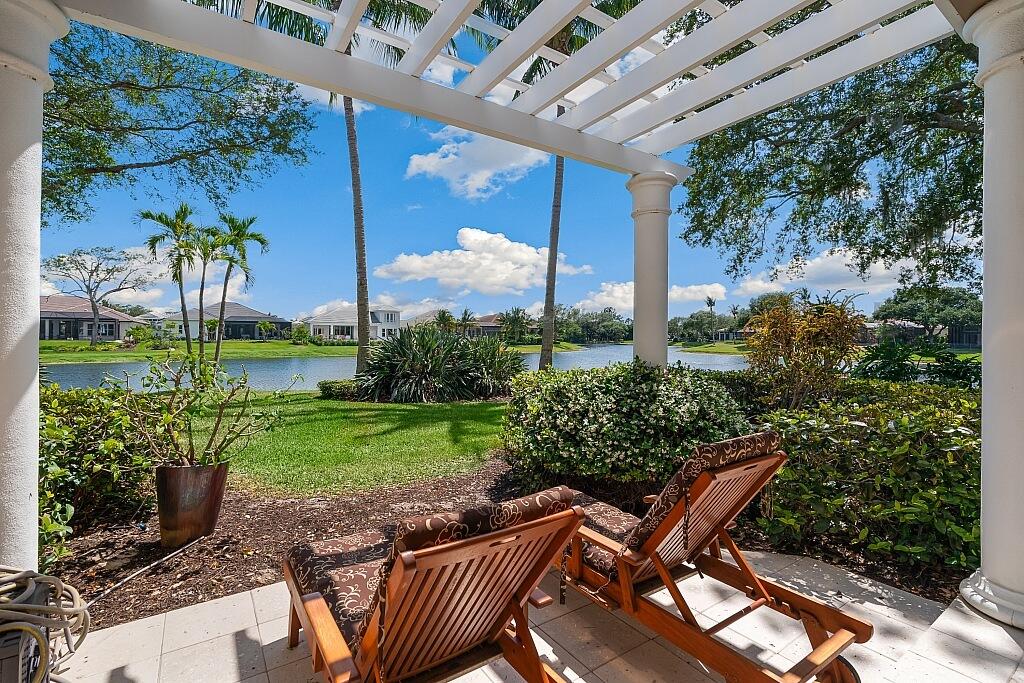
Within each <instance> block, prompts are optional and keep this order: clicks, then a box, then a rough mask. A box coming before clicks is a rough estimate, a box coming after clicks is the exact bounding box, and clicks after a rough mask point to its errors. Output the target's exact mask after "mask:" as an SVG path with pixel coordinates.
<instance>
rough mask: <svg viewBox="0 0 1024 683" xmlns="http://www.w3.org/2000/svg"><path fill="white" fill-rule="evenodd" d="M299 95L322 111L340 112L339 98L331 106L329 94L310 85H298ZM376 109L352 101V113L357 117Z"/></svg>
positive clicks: (360, 101) (363, 103)
mask: <svg viewBox="0 0 1024 683" xmlns="http://www.w3.org/2000/svg"><path fill="white" fill-rule="evenodd" d="M299 94H300V95H302V96H303V97H305V98H306V99H307V100H309V101H310V102H312V103H313V104H315V105H317V106H319V107H322V108H324V109H330V110H332V111H335V110H337V111H339V112H340V111H341V97H338V100H337V102H335V103H334V104H331V93H330V92H328V91H326V90H321V89H320V88H314V87H313V86H311V85H303V84H301V83H300V84H299ZM374 109H376V107H375V106H374V105H372V104H370V103H369V102H364V101H363V100H352V111H354V112H355V113H356V116H359V115H360V114H362V113H363V112H367V111H373V110H374Z"/></svg>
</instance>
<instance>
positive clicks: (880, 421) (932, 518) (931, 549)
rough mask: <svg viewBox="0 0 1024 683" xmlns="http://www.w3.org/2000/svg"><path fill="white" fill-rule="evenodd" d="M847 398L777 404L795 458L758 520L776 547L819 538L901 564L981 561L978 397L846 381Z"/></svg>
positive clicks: (778, 421)
mask: <svg viewBox="0 0 1024 683" xmlns="http://www.w3.org/2000/svg"><path fill="white" fill-rule="evenodd" d="M839 393H840V394H841V395H842V398H840V399H839V400H836V401H832V402H828V401H826V402H822V403H821V404H819V405H818V406H816V407H812V408H806V409H803V410H794V411H782V410H780V411H775V412H771V413H768V414H767V415H765V416H764V417H763V422H764V423H765V427H766V428H770V429H774V430H776V431H778V432H779V433H780V434H782V437H783V448H784V449H785V450H786V451H787V453H788V454H789V458H790V459H789V461H788V463H787V464H786V466H785V467H784V468H783V469H782V471H781V472H780V473H779V475H778V476H777V477H776V479H775V481H774V483H773V484H772V487H771V501H772V506H773V509H774V514H773V516H772V518H770V519H760V520H759V521H758V523H759V524H760V525H761V527H762V528H763V529H764V530H765V531H766V532H767V533H768V534H769V536H770V538H771V539H772V541H773V542H774V543H775V544H776V545H777V546H779V547H790V548H796V549H800V548H805V547H809V546H812V545H819V544H824V545H826V546H831V547H843V548H847V549H852V550H856V551H859V552H862V553H863V554H864V555H865V556H876V557H884V558H886V559H894V560H896V561H898V562H901V563H906V564H924V565H936V564H946V565H951V566H955V567H962V568H965V569H971V568H974V567H976V566H978V563H979V553H980V522H979V520H980V514H981V488H980V487H981V407H980V400H979V396H978V393H977V392H974V391H968V390H961V389H949V388H943V387H937V386H928V385H921V384H916V383H915V384H897V383H891V382H882V381H848V382H844V383H843V384H842V386H841V387H840V388H839Z"/></svg>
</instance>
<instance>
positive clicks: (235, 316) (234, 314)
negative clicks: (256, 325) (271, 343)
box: [164, 301, 288, 323]
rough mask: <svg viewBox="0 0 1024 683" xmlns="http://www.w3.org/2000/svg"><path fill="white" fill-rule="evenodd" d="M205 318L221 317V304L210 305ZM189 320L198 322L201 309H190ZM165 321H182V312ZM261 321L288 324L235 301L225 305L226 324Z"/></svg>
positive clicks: (171, 315) (282, 319)
mask: <svg viewBox="0 0 1024 683" xmlns="http://www.w3.org/2000/svg"><path fill="white" fill-rule="evenodd" d="M204 311H205V313H204V317H207V318H210V317H212V318H216V317H218V316H219V315H220V302H219V301H218V302H217V303H214V304H210V305H209V306H205V307H204ZM188 317H189V320H197V319H198V318H199V309H198V308H190V309H188ZM164 320H181V312H180V311H179V312H178V313H171V314H170V315H168V316H167V317H166V318H164ZM260 320H269V321H270V322H272V323H286V322H288V321H287V320H285V319H284V318H281V317H278V316H276V315H273V314H270V313H261V312H260V311H257V310H256V309H254V308H249V307H248V306H245V305H243V304H240V303H238V302H235V301H228V302H226V303H225V304H224V321H225V322H258V321H260Z"/></svg>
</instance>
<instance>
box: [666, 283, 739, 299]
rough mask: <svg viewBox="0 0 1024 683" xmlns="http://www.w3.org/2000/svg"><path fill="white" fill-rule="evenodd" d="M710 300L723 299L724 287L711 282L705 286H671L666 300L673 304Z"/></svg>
mask: <svg viewBox="0 0 1024 683" xmlns="http://www.w3.org/2000/svg"><path fill="white" fill-rule="evenodd" d="M709 296H710V297H711V298H712V299H724V298H725V285H723V284H721V283H718V282H712V283H710V284H706V285H672V287H670V288H669V290H668V300H669V301H675V302H677V303H678V302H683V301H701V302H703V301H704V300H705V299H707V298H708V297H709Z"/></svg>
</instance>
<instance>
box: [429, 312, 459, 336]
mask: <svg viewBox="0 0 1024 683" xmlns="http://www.w3.org/2000/svg"><path fill="white" fill-rule="evenodd" d="M434 324H435V325H437V329H439V330H442V331H444V332H454V331H455V330H456V328H457V327H458V324H459V323H458V321H457V320H456V319H455V316H454V315H452V312H451V311H449V310H448V309H447V308H442V309H440V310H439V311H438V312H437V314H436V315H435V316H434Z"/></svg>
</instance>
